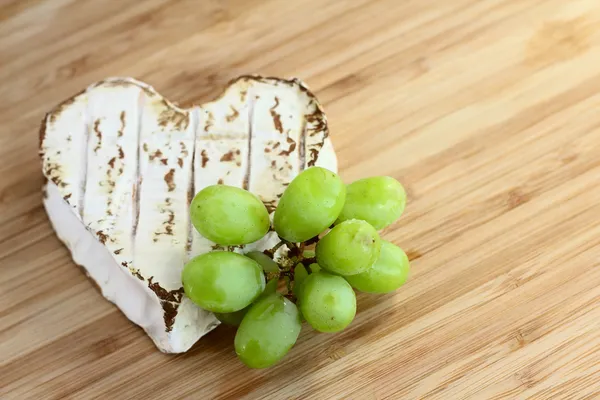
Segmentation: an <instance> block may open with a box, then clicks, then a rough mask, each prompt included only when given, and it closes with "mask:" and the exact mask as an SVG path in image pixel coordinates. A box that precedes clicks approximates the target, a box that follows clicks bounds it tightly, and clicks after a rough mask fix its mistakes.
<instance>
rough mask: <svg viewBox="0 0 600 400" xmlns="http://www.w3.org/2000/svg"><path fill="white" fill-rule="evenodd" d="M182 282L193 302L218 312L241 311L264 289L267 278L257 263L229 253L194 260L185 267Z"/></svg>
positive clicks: (209, 255) (204, 256)
mask: <svg viewBox="0 0 600 400" xmlns="http://www.w3.org/2000/svg"><path fill="white" fill-rule="evenodd" d="M181 279H182V281H183V289H184V291H185V294H186V296H188V297H189V298H190V300H192V301H193V302H194V303H196V304H198V305H199V306H200V307H202V308H204V309H205V310H208V311H212V312H219V313H231V312H234V311H238V310H241V309H242V308H244V307H246V306H248V305H249V304H250V303H252V302H253V301H254V300H255V299H256V298H257V297H258V296H259V295H260V294H261V293H262V291H263V290H264V288H265V276H264V274H263V271H262V268H261V267H260V265H259V264H258V263H257V262H256V261H254V260H252V259H250V258H248V257H244V256H243V255H241V254H237V253H232V252H227V251H214V252H211V253H205V254H202V255H200V256H198V257H194V258H193V259H191V260H190V261H189V262H188V263H187V264H186V265H185V267H184V268H183V272H182V274H181Z"/></svg>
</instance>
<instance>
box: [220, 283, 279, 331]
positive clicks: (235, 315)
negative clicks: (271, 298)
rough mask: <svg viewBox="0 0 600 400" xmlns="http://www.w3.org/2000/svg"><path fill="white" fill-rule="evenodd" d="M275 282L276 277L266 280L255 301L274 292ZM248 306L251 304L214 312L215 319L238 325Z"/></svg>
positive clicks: (275, 289) (275, 288)
mask: <svg viewBox="0 0 600 400" xmlns="http://www.w3.org/2000/svg"><path fill="white" fill-rule="evenodd" d="M277 283H278V279H271V280H270V281H269V282H267V284H266V285H265V290H263V292H262V293H261V294H260V296H258V298H257V299H256V301H258V300H260V299H262V298H263V297H267V296H268V295H271V294H273V293H275V292H276V291H277ZM250 307H252V304H250V305H249V306H246V307H244V308H242V309H241V310H239V311H234V312H232V313H215V317H217V319H218V320H219V321H221V322H223V323H224V324H227V325H232V326H238V325H239V324H240V323H241V322H242V319H244V316H245V315H246V313H247V312H248V310H249V309H250Z"/></svg>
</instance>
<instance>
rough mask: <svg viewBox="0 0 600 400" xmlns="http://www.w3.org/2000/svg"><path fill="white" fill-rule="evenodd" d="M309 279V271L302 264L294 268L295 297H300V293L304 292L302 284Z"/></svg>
mask: <svg viewBox="0 0 600 400" xmlns="http://www.w3.org/2000/svg"><path fill="white" fill-rule="evenodd" d="M306 278H308V271H307V270H306V267H305V266H304V265H302V264H298V265H296V268H294V295H296V297H300V291H301V290H302V282H304V280H305V279H306Z"/></svg>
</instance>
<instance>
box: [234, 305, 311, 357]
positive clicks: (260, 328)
mask: <svg viewBox="0 0 600 400" xmlns="http://www.w3.org/2000/svg"><path fill="white" fill-rule="evenodd" d="M301 327H302V323H301V321H300V313H299V312H298V308H297V307H296V305H295V304H294V303H292V302H291V301H289V300H288V299H286V298H285V297H283V296H282V295H281V294H279V293H275V294H271V295H269V296H267V297H265V298H262V299H260V300H259V301H257V302H256V303H254V304H253V305H252V307H251V308H250V310H249V311H248V313H246V316H245V317H244V319H243V320H242V323H241V324H240V327H239V328H238V330H237V333H236V335H235V340H234V346H235V352H236V353H237V355H238V357H239V358H240V360H242V362H243V363H244V364H246V365H247V366H249V367H250V368H266V367H270V366H271V365H273V364H275V363H277V362H278V361H279V360H281V359H282V358H283V357H284V356H285V355H286V354H287V352H288V351H289V350H290V349H291V348H292V346H293V345H294V344H295V343H296V340H297V339H298V335H299V334H300V329H301Z"/></svg>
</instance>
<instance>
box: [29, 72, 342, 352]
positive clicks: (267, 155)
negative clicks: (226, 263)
mask: <svg viewBox="0 0 600 400" xmlns="http://www.w3.org/2000/svg"><path fill="white" fill-rule="evenodd" d="M327 134H328V132H327V124H326V120H325V115H324V114H323V112H322V110H321V107H320V106H319V104H318V102H317V100H316V99H315V98H314V96H313V95H312V94H311V93H310V92H309V91H308V90H307V89H306V88H305V87H304V86H303V84H302V83H301V82H299V81H297V80H290V81H287V80H280V79H274V78H261V77H249V76H245V77H240V78H238V79H237V80H235V81H233V82H232V83H231V84H230V85H229V86H228V88H227V89H226V90H225V92H224V93H223V95H222V96H221V97H220V98H219V99H218V100H216V101H213V102H211V103H207V104H204V105H202V106H199V107H193V108H191V109H187V110H184V109H180V108H178V107H176V106H174V105H173V104H171V103H169V102H168V101H167V100H165V99H164V98H163V97H161V96H160V95H159V94H158V93H156V92H155V91H154V89H152V88H151V87H149V86H148V85H146V84H144V83H141V82H138V81H135V80H133V79H131V78H110V79H106V80H104V81H102V82H99V83H97V84H94V85H92V86H90V87H89V88H88V89H87V90H85V91H84V92H82V93H80V94H79V95H77V96H74V97H73V98H71V99H69V100H67V101H66V102H64V103H62V104H61V105H59V106H58V107H57V108H56V109H55V110H53V111H52V112H51V113H49V114H48V116H47V117H46V119H45V121H44V122H43V124H42V128H41V131H40V153H41V158H42V164H43V171H44V174H45V175H46V177H47V178H48V180H49V182H48V184H47V185H46V189H45V190H46V197H45V200H44V205H45V207H46V210H47V212H48V215H49V218H50V220H51V222H52V225H53V227H54V229H55V230H56V232H57V235H58V237H59V238H60V239H61V240H62V241H63V242H64V243H65V244H66V246H67V247H68V248H69V250H70V251H71V253H72V257H73V259H74V261H75V262H76V263H77V264H80V265H81V266H83V267H84V268H85V269H86V271H87V273H88V275H89V276H90V277H91V278H92V279H93V280H94V281H95V282H96V283H97V284H98V286H99V287H100V290H101V291H102V294H103V295H104V296H105V297H106V298H107V299H108V300H110V301H112V302H113V303H115V304H116V305H117V306H118V307H119V308H120V309H121V310H122V311H123V313H124V314H125V315H126V316H127V317H128V318H129V319H130V320H132V321H133V322H135V323H136V324H138V325H140V326H141V327H142V328H144V330H145V331H146V332H147V333H148V335H149V336H150V337H151V338H152V339H153V341H154V342H155V344H156V345H157V347H158V348H159V349H160V350H161V351H164V352H172V353H178V352H184V351H186V350H188V349H189V348H190V347H191V346H192V345H193V344H194V343H195V342H196V341H197V340H198V339H199V338H200V337H201V336H202V335H204V334H206V333H207V332H209V331H210V330H211V329H213V328H214V327H215V326H216V325H218V321H217V320H216V318H215V317H214V316H213V315H212V314H210V313H208V312H207V311H205V310H202V309H200V308H199V307H197V306H196V305H195V304H193V303H192V302H191V301H190V300H189V299H187V298H186V297H185V295H184V294H183V289H182V287H181V270H182V268H183V265H184V264H185V262H186V261H187V260H188V259H189V258H190V257H192V256H195V255H198V254H201V253H204V252H207V251H212V250H214V249H216V248H219V246H217V245H215V244H214V243H212V242H210V241H209V240H207V239H205V238H203V237H202V236H201V235H199V234H198V233H197V232H196V231H195V229H193V228H192V227H191V224H190V221H189V202H190V200H191V197H192V196H193V195H194V194H195V193H197V192H198V191H199V190H201V189H202V188H203V187H206V186H208V185H212V184H217V183H224V184H228V185H234V186H239V187H243V188H246V189H249V190H250V191H251V192H253V193H255V194H257V195H258V196H259V197H260V198H261V199H262V200H263V201H264V202H265V204H266V205H267V207H268V208H269V209H271V210H272V209H273V207H274V206H275V204H276V203H277V201H278V199H279V197H280V196H281V194H282V193H283V190H284V189H285V187H286V185H287V184H288V183H289V181H291V179H293V177H294V176H296V175H297V174H298V173H299V172H300V171H301V170H302V169H304V168H306V167H309V166H312V165H319V166H323V167H325V168H328V169H330V170H333V171H336V170H337V162H336V157H335V153H334V151H333V148H332V146H331V142H330V141H329V139H328V138H327ZM277 240H278V239H277V236H276V234H275V233H274V232H270V233H269V234H268V235H267V236H266V237H265V238H263V239H261V240H259V241H257V242H256V243H252V244H250V245H247V246H244V247H243V248H239V247H238V248H235V249H232V250H235V251H239V252H245V251H249V250H254V249H258V250H263V249H266V248H270V247H272V246H273V245H274V244H275V243H276V242H277Z"/></svg>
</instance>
